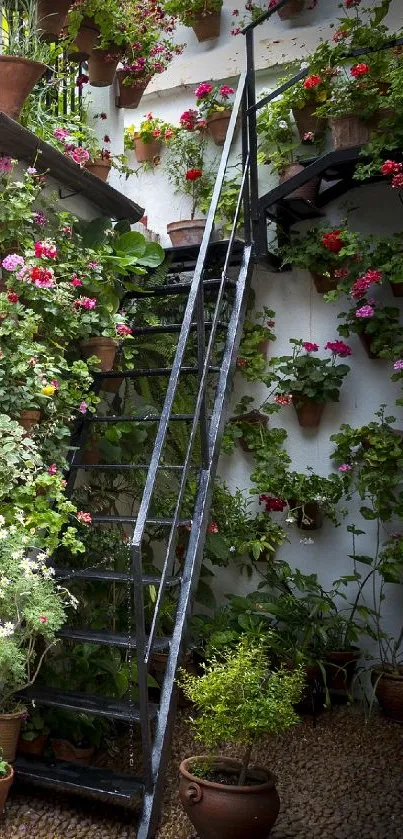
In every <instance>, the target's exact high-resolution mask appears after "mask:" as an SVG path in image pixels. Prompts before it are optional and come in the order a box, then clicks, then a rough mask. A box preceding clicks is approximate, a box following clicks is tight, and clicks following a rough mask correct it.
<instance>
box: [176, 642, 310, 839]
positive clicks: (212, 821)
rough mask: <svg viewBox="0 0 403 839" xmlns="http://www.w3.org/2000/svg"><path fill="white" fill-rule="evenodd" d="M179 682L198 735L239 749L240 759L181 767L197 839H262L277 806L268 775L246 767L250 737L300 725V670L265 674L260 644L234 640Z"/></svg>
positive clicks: (200, 760)
mask: <svg viewBox="0 0 403 839" xmlns="http://www.w3.org/2000/svg"><path fill="white" fill-rule="evenodd" d="M180 684H181V686H182V688H183V690H184V693H185V695H186V696H187V697H188V699H189V700H190V701H191V702H192V703H194V705H195V706H196V709H197V711H198V715H197V717H196V718H195V720H194V721H193V722H192V725H193V728H194V730H195V731H196V737H197V738H198V739H200V740H201V741H202V742H203V743H205V744H206V745H207V747H208V748H209V749H211V750H214V749H216V748H217V746H219V744H220V743H223V742H228V741H231V742H233V743H236V744H237V745H239V746H241V745H242V746H243V748H244V754H243V758H242V760H235V759H233V758H228V757H219V756H217V755H202V756H200V757H191V758H188V759H187V760H184V761H183V762H182V763H181V766H180V775H181V781H180V787H179V796H180V799H181V802H182V805H183V807H184V809H185V811H186V813H187V815H188V816H189V818H190V820H191V822H192V824H193V825H194V827H195V829H196V830H197V833H198V835H199V836H200V839H209V837H210V836H211V835H212V832H215V833H216V834H217V835H219V836H220V837H221V839H238V838H239V839H241V837H242V839H243V837H245V836H249V837H250V839H266V837H267V834H268V833H269V831H270V829H271V828H272V826H273V824H274V823H275V821H276V819H277V815H278V812H279V809H280V802H279V798H278V794H277V791H276V788H275V780H276V779H275V777H274V775H273V774H272V773H271V772H269V771H268V770H265V769H260V768H259V769H257V768H252V766H251V756H252V751H253V745H254V743H255V741H256V739H257V738H258V737H259V736H262V735H263V734H265V733H267V734H280V733H282V732H283V731H286V730H287V729H288V728H289V727H290V726H292V725H294V724H296V723H297V722H298V717H297V715H296V713H295V711H294V707H293V706H294V704H295V703H296V702H297V701H298V699H299V697H300V695H301V693H302V689H303V676H302V674H301V671H300V670H294V671H293V672H286V671H284V670H279V671H275V670H270V669H269V666H268V659H267V652H266V650H265V648H264V646H263V645H260V646H257V645H254V646H252V645H249V644H248V643H247V641H243V642H241V643H240V645H239V647H238V648H237V649H236V650H235V651H228V652H226V653H223V655H222V658H220V659H218V658H215V657H213V658H212V659H210V661H208V662H207V663H206V664H205V665H204V673H203V675H202V676H201V677H194V676H191V675H189V674H186V673H183V674H182V675H181V679H180Z"/></svg>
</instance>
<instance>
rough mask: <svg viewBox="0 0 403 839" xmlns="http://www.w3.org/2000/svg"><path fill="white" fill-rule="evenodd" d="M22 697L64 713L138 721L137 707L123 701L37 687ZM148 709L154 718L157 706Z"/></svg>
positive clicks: (132, 703) (30, 689)
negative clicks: (74, 712) (72, 712)
mask: <svg viewBox="0 0 403 839" xmlns="http://www.w3.org/2000/svg"><path fill="white" fill-rule="evenodd" d="M23 695H24V696H27V697H28V698H29V699H32V700H33V701H34V702H37V703H38V705H47V706H48V707H50V708H63V709H64V710H65V711H77V712H78V713H86V714H93V715H94V716H96V717H108V718H109V719H112V720H121V721H122V722H131V721H133V722H139V721H140V710H139V706H138V705H137V704H136V703H134V702H126V701H125V700H123V699H114V698H112V697H106V696H97V695H96V694H91V693H81V692H79V691H74V690H59V689H57V688H48V687H38V686H37V685H35V686H34V687H32V688H29V690H27V691H24V694H23ZM149 708H150V715H151V717H155V715H156V713H157V710H158V706H157V705H154V704H151V703H150V706H149Z"/></svg>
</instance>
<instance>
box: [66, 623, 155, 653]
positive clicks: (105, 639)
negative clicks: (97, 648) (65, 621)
mask: <svg viewBox="0 0 403 839" xmlns="http://www.w3.org/2000/svg"><path fill="white" fill-rule="evenodd" d="M57 636H58V638H65V639H66V640H69V641H77V642H81V641H82V642H84V643H85V642H86V643H89V644H90V643H94V644H106V645H107V646H108V647H109V646H112V647H125V648H128V647H129V635H128V633H127V632H109V631H107V630H104V629H91V628H90V627H81V628H76V627H69V626H64V627H63V629H59V632H58V633H57ZM169 643H170V639H169V638H167V637H165V636H164V637H160V638H156V639H155V641H154V644H153V649H155V650H156V651H159V652H163V651H164V650H167V649H168V647H169ZM130 647H131V648H132V649H135V647H136V638H135V636H132V638H131V644H130Z"/></svg>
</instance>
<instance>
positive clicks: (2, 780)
mask: <svg viewBox="0 0 403 839" xmlns="http://www.w3.org/2000/svg"><path fill="white" fill-rule="evenodd" d="M6 763H7V775H3V776H0V784H4V783H5V782H6V781H9V780H10V779H11V778H13V776H14V769H13V767H12V766H11V763H8V762H7V761H6Z"/></svg>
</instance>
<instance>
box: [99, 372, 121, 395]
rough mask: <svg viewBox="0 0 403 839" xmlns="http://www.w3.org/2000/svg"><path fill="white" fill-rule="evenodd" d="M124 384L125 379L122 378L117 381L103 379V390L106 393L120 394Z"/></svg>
mask: <svg viewBox="0 0 403 839" xmlns="http://www.w3.org/2000/svg"><path fill="white" fill-rule="evenodd" d="M123 382H124V378H123V377H122V376H119V377H118V378H117V379H103V382H102V390H103V391H105V393H119V391H120V388H121V387H122V384H123Z"/></svg>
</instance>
